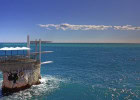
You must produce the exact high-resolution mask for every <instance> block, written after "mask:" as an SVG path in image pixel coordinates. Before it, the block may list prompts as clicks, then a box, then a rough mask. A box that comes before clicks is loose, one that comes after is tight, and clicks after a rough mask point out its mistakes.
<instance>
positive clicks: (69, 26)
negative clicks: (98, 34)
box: [39, 23, 140, 30]
mask: <svg viewBox="0 0 140 100" xmlns="http://www.w3.org/2000/svg"><path fill="white" fill-rule="evenodd" d="M39 26H40V27H44V28H46V29H47V30H52V29H57V30H59V29H61V30H107V29H109V28H113V29H115V30H140V27H139V26H137V27H136V26H132V25H124V26H110V25H72V24H68V23H63V24H39Z"/></svg>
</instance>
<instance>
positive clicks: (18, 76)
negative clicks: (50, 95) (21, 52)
mask: <svg viewBox="0 0 140 100" xmlns="http://www.w3.org/2000/svg"><path fill="white" fill-rule="evenodd" d="M0 70H1V71H2V73H3V83H2V91H3V92H4V93H5V92H16V91H20V90H23V89H26V88H29V87H31V86H32V85H36V84H40V81H39V79H41V75H40V62H39V61H37V60H33V59H27V58H26V59H18V60H16V61H15V60H12V61H6V62H0Z"/></svg>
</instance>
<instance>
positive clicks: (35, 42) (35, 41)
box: [35, 39, 37, 60]
mask: <svg viewBox="0 0 140 100" xmlns="http://www.w3.org/2000/svg"><path fill="white" fill-rule="evenodd" d="M35 52H37V39H36V40H35ZM35 59H36V60H37V54H36V55H35Z"/></svg>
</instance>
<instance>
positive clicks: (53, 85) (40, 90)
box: [0, 75, 66, 100]
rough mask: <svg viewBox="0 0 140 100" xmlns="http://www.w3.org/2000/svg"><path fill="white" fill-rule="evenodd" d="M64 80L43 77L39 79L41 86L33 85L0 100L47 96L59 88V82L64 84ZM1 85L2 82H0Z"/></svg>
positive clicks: (48, 76) (24, 99) (26, 99)
mask: <svg viewBox="0 0 140 100" xmlns="http://www.w3.org/2000/svg"><path fill="white" fill-rule="evenodd" d="M65 81H66V80H64V79H61V78H57V77H55V76H50V75H47V76H43V77H42V78H41V79H40V82H41V84H39V85H33V86H32V87H31V88H29V89H26V90H24V91H19V92H17V93H13V94H12V95H9V96H3V97H2V96H1V98H0V99H4V100H5V99H6V100H29V99H36V98H37V97H38V96H42V95H48V94H49V93H52V92H53V91H55V90H56V89H58V88H59V86H60V83H61V82H65ZM0 84H2V81H0Z"/></svg>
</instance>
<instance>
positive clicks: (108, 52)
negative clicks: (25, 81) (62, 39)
mask: <svg viewBox="0 0 140 100" xmlns="http://www.w3.org/2000/svg"><path fill="white" fill-rule="evenodd" d="M5 46H26V44H24V43H13V44H12V43H5V44H3V43H1V44H0V47H5ZM31 48H32V51H33V48H34V45H32V46H31ZM46 50H48V51H54V52H53V53H48V54H43V55H42V62H43V61H46V60H48V61H53V63H50V64H46V65H42V66H41V76H42V79H41V80H40V81H41V84H40V85H34V86H32V87H31V88H30V89H26V90H24V91H20V92H17V93H14V94H12V95H9V96H3V95H2V94H1V93H0V99H2V100H140V44H113V43H112V44H111V43H110V44H105V43H104V44H102V43H97V44H96V43H93V44H92V43H85V44H82V43H81V44H78V43H73V44H72V43H50V44H43V45H42V51H46ZM1 54H2V52H1ZM2 80H3V79H2V73H1V72H0V87H1V85H2ZM0 92H1V89H0Z"/></svg>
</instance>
